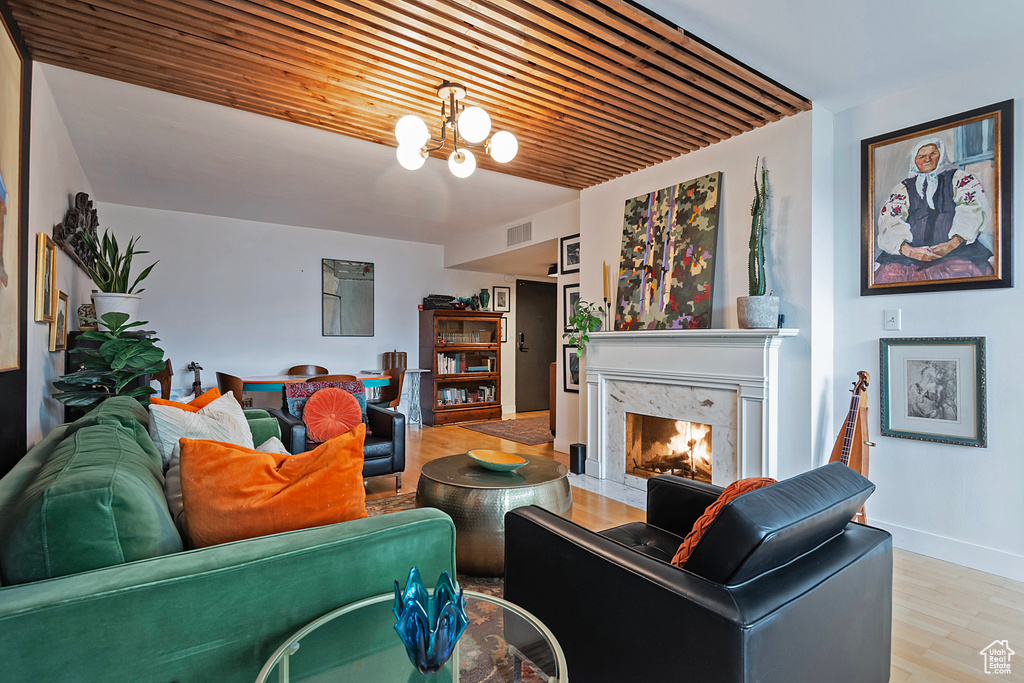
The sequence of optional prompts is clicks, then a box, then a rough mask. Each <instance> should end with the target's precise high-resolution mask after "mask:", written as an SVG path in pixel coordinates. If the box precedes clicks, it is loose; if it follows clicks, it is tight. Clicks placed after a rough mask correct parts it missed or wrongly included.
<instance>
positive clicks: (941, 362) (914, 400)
mask: <svg viewBox="0 0 1024 683" xmlns="http://www.w3.org/2000/svg"><path fill="white" fill-rule="evenodd" d="M879 355H880V369H881V372H880V374H881V381H882V384H881V389H880V402H879V403H880V407H881V413H882V430H881V432H882V436H896V437H900V438H903V439H917V440H919V441H935V442H938V443H949V444H958V445H961V446H977V447H979V448H985V447H986V445H987V437H986V425H985V410H986V406H985V338H984V337H917V338H914V337H906V338H902V339H880V340H879Z"/></svg>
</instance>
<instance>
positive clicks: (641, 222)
mask: <svg viewBox="0 0 1024 683" xmlns="http://www.w3.org/2000/svg"><path fill="white" fill-rule="evenodd" d="M721 187H722V173H721V172H715V173H709V174H708V175H705V176H702V177H700V178H694V179H693V180H688V181H686V182H683V183H679V184H678V185H672V186H671V187H666V188H663V189H661V190H657V191H656V192H649V193H648V194H644V195H640V196H639V197H633V198H632V199H629V200H627V201H626V205H625V208H624V210H623V218H622V248H621V252H620V253H621V256H620V261H619V277H618V279H617V280H616V287H617V291H616V292H615V293H614V296H615V298H614V301H615V329H616V330H678V329H706V328H709V327H711V310H712V308H711V297H712V289H713V287H714V283H715V263H716V262H717V261H718V256H719V255H718V217H719V197H720V189H721Z"/></svg>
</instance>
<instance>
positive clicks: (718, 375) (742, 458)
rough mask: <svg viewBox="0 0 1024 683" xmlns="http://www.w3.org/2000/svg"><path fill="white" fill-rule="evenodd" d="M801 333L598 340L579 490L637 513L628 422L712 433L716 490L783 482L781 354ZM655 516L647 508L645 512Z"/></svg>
mask: <svg viewBox="0 0 1024 683" xmlns="http://www.w3.org/2000/svg"><path fill="white" fill-rule="evenodd" d="M797 333H798V330H795V329H770V330H763V329H759V330H664V331H662V330H652V331H639V332H595V333H591V335H590V343H589V344H587V350H586V412H587V459H586V474H585V475H582V476H577V477H574V480H575V481H573V484H574V485H577V486H581V487H582V488H586V489H589V490H593V491H595V492H598V493H603V494H604V495H608V496H610V497H612V498H616V499H619V500H622V501H623V502H626V503H628V504H630V505H637V504H638V502H639V500H640V499H642V498H643V496H644V494H643V492H644V491H646V488H647V483H646V479H643V478H641V477H636V476H633V475H629V474H626V471H625V470H626V467H625V465H626V434H625V423H626V413H637V414H641V415H654V416H657V417H665V418H669V419H675V420H688V421H691V422H701V423H704V424H710V425H711V428H712V481H713V483H715V484H718V485H725V484H728V483H730V482H732V481H735V480H736V479H742V478H746V477H759V476H765V477H776V476H777V474H778V435H777V432H778V428H777V425H778V376H779V367H778V349H779V346H780V345H781V343H782V340H783V338H785V337H793V336H796V335H797ZM643 507H645V506H643Z"/></svg>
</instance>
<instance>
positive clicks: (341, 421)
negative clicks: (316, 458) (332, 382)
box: [302, 388, 363, 443]
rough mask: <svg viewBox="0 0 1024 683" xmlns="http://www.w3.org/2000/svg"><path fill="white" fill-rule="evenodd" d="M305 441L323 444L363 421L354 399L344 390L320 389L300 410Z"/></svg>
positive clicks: (357, 403)
mask: <svg viewBox="0 0 1024 683" xmlns="http://www.w3.org/2000/svg"><path fill="white" fill-rule="evenodd" d="M302 421H303V422H305V423H306V439H308V440H309V441H312V442H313V443H323V442H324V441H327V440H328V439H333V438H334V437H336V436H341V435H342V434H344V433H345V432H347V431H348V430H350V429H352V428H353V427H355V426H356V425H358V424H360V423H361V422H362V421H363V413H362V411H361V410H360V409H359V401H357V400H356V397H355V396H353V395H352V394H350V393H349V392H347V391H345V390H344V389H336V388H329V389H321V390H320V391H318V392H316V393H315V394H313V395H312V396H310V397H309V400H308V401H306V406H305V407H304V408H303V409H302Z"/></svg>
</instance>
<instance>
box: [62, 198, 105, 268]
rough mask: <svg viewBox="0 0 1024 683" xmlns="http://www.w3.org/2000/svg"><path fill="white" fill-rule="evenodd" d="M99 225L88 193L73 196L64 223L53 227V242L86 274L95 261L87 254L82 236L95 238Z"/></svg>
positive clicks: (87, 250)
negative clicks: (85, 234) (71, 204)
mask: <svg viewBox="0 0 1024 683" xmlns="http://www.w3.org/2000/svg"><path fill="white" fill-rule="evenodd" d="M99 224H100V221H99V218H97V217H96V209H94V208H93V206H92V200H91V199H89V195H88V193H86V192H79V193H78V194H76V195H75V203H74V206H72V207H71V208H70V209H68V213H67V215H66V216H64V222H63V223H58V224H57V225H55V226H53V241H54V242H56V243H57V244H58V245H60V248H61V249H63V250H64V252H65V253H66V254H67V255H68V256H70V257H71V260H73V261H74V262H75V263H77V264H78V267H79V268H81V269H82V270H84V271H85V272H86V273H88V272H89V268H91V267H92V266H95V265H96V259H95V258H93V257H92V255H91V254H90V253H89V249H88V248H87V247H86V245H85V242H84V240H83V237H82V235H83V234H84V233H89V234H90V235H92V236H93V237H96V228H97V227H98V226H99Z"/></svg>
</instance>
